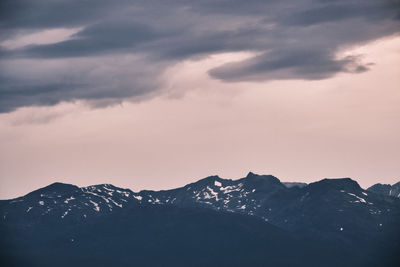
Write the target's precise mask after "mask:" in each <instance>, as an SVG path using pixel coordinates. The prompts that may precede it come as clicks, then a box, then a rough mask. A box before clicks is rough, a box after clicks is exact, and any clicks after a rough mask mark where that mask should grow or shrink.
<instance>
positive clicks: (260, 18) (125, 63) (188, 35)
mask: <svg viewBox="0 0 400 267" xmlns="http://www.w3.org/2000/svg"><path fill="white" fill-rule="evenodd" d="M66 28H67V29H78V30H77V32H76V33H74V34H72V35H71V36H70V37H69V38H67V39H66V40H63V41H55V42H49V43H47V44H35V43H32V44H29V45H25V46H22V47H16V48H15V47H8V46H7V45H5V44H6V43H7V41H10V40H15V39H16V38H18V37H21V36H25V35H28V34H31V33H34V32H36V33H39V34H40V32H44V31H46V30H49V29H56V30H57V29H66ZM399 30H400V2H399V1H398V0H362V1H359V0H358V1H357V0H346V1H345V0H330V1H328V0H282V1H269V0H247V1H241V0H217V1H215V0H201V1H187V0H186V1H185V0H147V1H127V0H118V1H107V0H100V1H99V0H96V1H95V0H87V1H81V0H76V1H75V0H68V1H66V0H56V1H50V0H41V1H28V0H4V1H1V3H0V38H1V42H0V44H1V46H0V57H1V63H0V81H1V83H0V112H10V111H12V110H15V109H16V108H19V107H22V106H32V105H53V104H57V103H59V102H62V101H74V100H81V99H83V100H87V101H88V102H90V103H92V104H95V105H96V104H97V105H103V104H108V103H115V102H120V101H122V100H125V99H130V100H135V99H136V100H137V99H143V98H146V97H151V96H153V95H155V94H157V93H159V92H160V88H162V81H161V80H160V77H161V75H162V74H163V72H164V71H165V70H166V69H167V68H168V67H169V66H172V65H174V64H176V63H178V62H182V61H183V60H187V59H192V58H197V57H204V56H208V55H211V54H216V53H224V52H251V53H252V54H253V55H254V56H253V57H251V58H248V59H245V60H242V61H239V62H229V63H226V64H224V65H222V66H217V67H215V68H214V69H211V70H210V71H209V74H210V75H211V76H212V77H214V78H216V79H220V80H223V81H227V82H234V81H265V80H276V79H312V80H314V79H326V78H329V77H332V76H334V75H335V74H336V73H339V72H350V73H359V72H364V71H367V70H368V68H369V62H362V58H360V57H359V56H358V55H352V56H346V57H340V52H342V51H343V50H344V49H347V48H350V47H354V46H357V45H359V44H363V43H365V42H368V41H372V40H375V39H378V38H381V37H385V36H389V35H392V34H396V33H398V32H399Z"/></svg>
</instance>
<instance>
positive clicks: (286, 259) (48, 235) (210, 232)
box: [1, 205, 355, 266]
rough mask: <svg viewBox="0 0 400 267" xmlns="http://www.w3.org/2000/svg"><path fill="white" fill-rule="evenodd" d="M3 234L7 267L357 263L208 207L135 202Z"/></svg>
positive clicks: (331, 246) (324, 246)
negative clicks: (99, 214) (82, 219)
mask: <svg viewBox="0 0 400 267" xmlns="http://www.w3.org/2000/svg"><path fill="white" fill-rule="evenodd" d="M3 226H4V225H3ZM1 229H2V232H1V235H2V236H3V237H4V236H6V238H5V239H2V243H1V251H2V254H3V255H2V260H3V262H2V266H110V265H111V266H322V265H323V266H338V265H339V264H343V261H342V259H341V256H343V255H346V258H347V259H346V262H348V263H352V264H354V263H355V259H352V258H351V257H350V256H351V253H350V251H348V250H345V249H344V248H343V247H341V246H340V245H339V244H336V243H329V242H326V243H322V242H321V241H318V240H313V239H312V238H308V239H306V238H299V237H297V236H295V235H292V234H289V233H287V232H285V231H283V230H281V229H279V228H276V227H274V226H272V225H270V224H268V223H265V222H264V221H262V220H260V219H257V218H255V217H249V216H243V215H238V214H228V213H221V212H216V211H213V210H210V209H201V208H198V209H184V208H177V207H174V206H154V205H145V206H137V205H132V206H128V207H127V208H126V209H123V210H119V211H116V212H115V213H113V214H112V216H111V215H110V214H108V215H105V216H103V217H97V218H91V219H88V220H87V221H85V222H84V223H78V222H75V223H73V222H72V223H71V222H67V221H58V222H54V221H53V220H51V219H50V218H48V217H47V218H46V219H44V220H41V222H40V224H22V223H20V224H13V225H8V227H7V228H4V227H2V228H1ZM4 229H7V230H6V233H5V232H4ZM349 266H350V265H349Z"/></svg>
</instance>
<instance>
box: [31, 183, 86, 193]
mask: <svg viewBox="0 0 400 267" xmlns="http://www.w3.org/2000/svg"><path fill="white" fill-rule="evenodd" d="M77 190H79V187H77V186H76V185H72V184H65V183H60V182H55V183H52V184H50V185H48V186H45V187H42V188H40V189H38V190H35V191H33V192H31V193H29V194H28V195H27V196H31V195H36V194H65V193H70V192H74V191H77Z"/></svg>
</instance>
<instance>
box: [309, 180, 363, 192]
mask: <svg viewBox="0 0 400 267" xmlns="http://www.w3.org/2000/svg"><path fill="white" fill-rule="evenodd" d="M309 186H310V188H318V189H334V190H347V191H350V192H351V191H356V190H362V188H361V187H360V185H359V184H358V183H357V182H356V181H354V180H352V179H351V178H325V179H322V180H321V181H318V182H314V183H311V184H310V185H309Z"/></svg>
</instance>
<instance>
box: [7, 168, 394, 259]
mask: <svg viewBox="0 0 400 267" xmlns="http://www.w3.org/2000/svg"><path fill="white" fill-rule="evenodd" d="M0 216H1V217H0V236H1V247H0V251H1V257H2V260H3V262H4V264H2V265H1V266H3V265H4V266H8V265H12V263H16V264H17V265H16V266H31V265H32V264H33V263H35V264H36V265H37V266H42V265H43V266H50V265H52V263H54V262H57V265H58V266H61V264H63V263H64V262H65V266H71V265H76V266H99V265H100V266H104V265H107V264H108V265H119V266H124V265H138V266H163V265H164V266H204V265H210V266H224V265H229V266H232V265H236V266H244V265H245V266H265V265H266V263H270V264H271V265H272V266H400V260H399V259H398V255H400V253H399V251H400V242H399V241H400V227H399V225H400V199H398V198H394V197H390V196H385V195H381V194H376V193H374V192H370V191H366V190H364V189H362V188H361V187H360V186H359V185H358V183H357V182H355V181H353V180H351V179H349V178H342V179H324V180H321V181H318V182H315V183H311V184H309V185H306V186H304V187H298V186H294V187H287V186H285V185H284V184H282V183H281V182H280V181H279V179H277V178H276V177H274V176H271V175H256V174H254V173H249V174H248V175H247V176H246V177H244V178H242V179H239V180H229V179H222V178H220V177H218V176H210V177H207V178H204V179H202V180H199V181H197V182H195V183H191V184H188V185H186V186H184V187H181V188H177V189H173V190H164V191H150V190H145V191H141V192H138V193H135V192H132V191H131V190H129V189H123V188H118V187H115V186H113V185H110V184H101V185H94V186H89V187H83V188H79V187H76V186H73V185H67V184H61V183H55V184H51V185H49V186H47V187H45V188H42V189H39V190H36V191H34V192H31V193H29V194H27V195H26V196H23V197H20V198H16V199H12V200H2V201H0ZM391 261H392V262H391ZM112 262H114V263H115V264H112ZM6 263H7V264H6ZM83 263H84V264H83ZM106 263H107V264H106ZM163 263H164V264H163ZM188 263H190V264H188ZM296 264H297V265H296Z"/></svg>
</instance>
